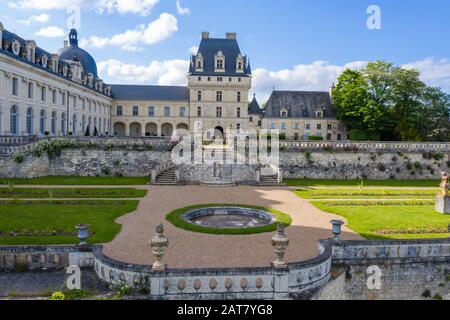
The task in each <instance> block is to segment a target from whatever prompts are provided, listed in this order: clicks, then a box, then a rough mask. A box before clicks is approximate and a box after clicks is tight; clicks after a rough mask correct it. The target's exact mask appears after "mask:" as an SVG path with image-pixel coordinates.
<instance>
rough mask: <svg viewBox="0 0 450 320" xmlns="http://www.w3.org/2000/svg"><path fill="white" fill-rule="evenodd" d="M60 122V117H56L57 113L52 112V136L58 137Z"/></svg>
mask: <svg viewBox="0 0 450 320" xmlns="http://www.w3.org/2000/svg"><path fill="white" fill-rule="evenodd" d="M57 121H58V117H57V115H56V111H53V112H52V134H53V135H56V123H57Z"/></svg>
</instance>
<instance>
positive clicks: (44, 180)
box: [0, 176, 150, 186]
mask: <svg viewBox="0 0 450 320" xmlns="http://www.w3.org/2000/svg"><path fill="white" fill-rule="evenodd" d="M9 181H11V182H12V183H13V184H15V185H54V186H58V185H60V186H65V185H79V186H87V185H97V186H107V185H110V186H133V185H145V184H149V183H150V178H149V177H120V178H119V177H76V176H71V177H57V176H51V177H41V178H34V179H3V180H0V183H3V184H8V182H9Z"/></svg>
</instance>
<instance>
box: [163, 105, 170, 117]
mask: <svg viewBox="0 0 450 320" xmlns="http://www.w3.org/2000/svg"><path fill="white" fill-rule="evenodd" d="M164 117H170V107H164Z"/></svg>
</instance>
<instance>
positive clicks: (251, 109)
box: [248, 96, 263, 115]
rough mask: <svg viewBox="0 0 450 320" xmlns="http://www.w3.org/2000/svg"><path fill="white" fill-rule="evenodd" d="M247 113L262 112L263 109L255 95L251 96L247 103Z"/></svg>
mask: <svg viewBox="0 0 450 320" xmlns="http://www.w3.org/2000/svg"><path fill="white" fill-rule="evenodd" d="M248 114H249V115H262V114H263V110H262V109H261V107H260V106H259V103H258V101H257V100H256V96H253V100H252V102H251V103H250V104H249V105H248Z"/></svg>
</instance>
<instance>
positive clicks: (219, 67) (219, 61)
mask: <svg viewBox="0 0 450 320" xmlns="http://www.w3.org/2000/svg"><path fill="white" fill-rule="evenodd" d="M217 69H223V60H221V59H218V60H217Z"/></svg>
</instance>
